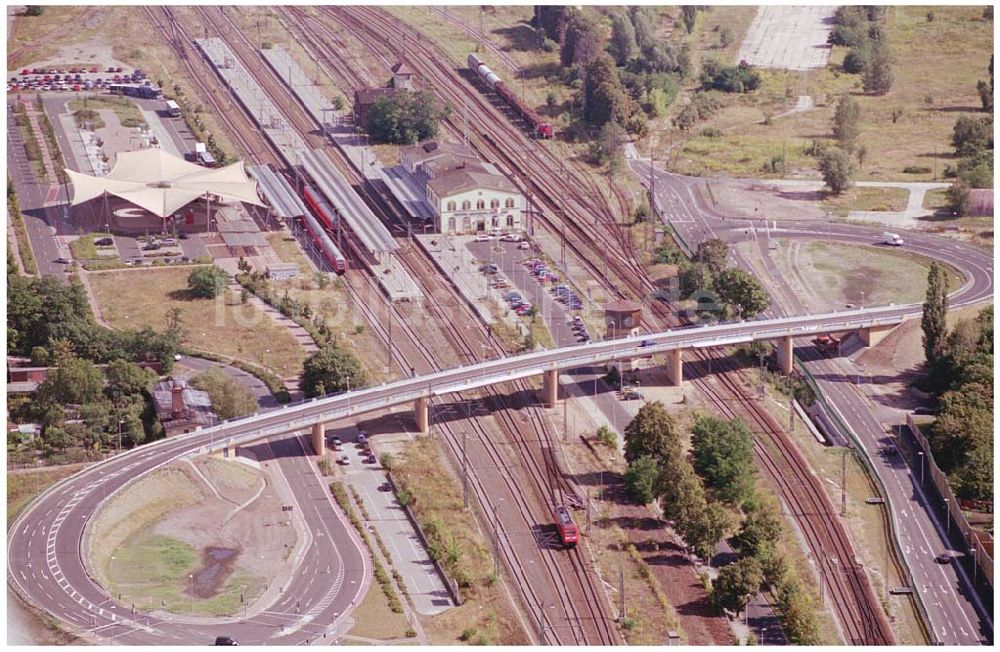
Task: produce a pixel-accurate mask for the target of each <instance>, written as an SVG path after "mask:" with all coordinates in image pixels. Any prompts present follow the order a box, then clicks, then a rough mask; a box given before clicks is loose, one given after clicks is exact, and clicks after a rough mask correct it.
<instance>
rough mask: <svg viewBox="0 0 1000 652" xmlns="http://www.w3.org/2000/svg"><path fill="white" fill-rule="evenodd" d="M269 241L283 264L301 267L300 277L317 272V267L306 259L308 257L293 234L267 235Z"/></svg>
mask: <svg viewBox="0 0 1000 652" xmlns="http://www.w3.org/2000/svg"><path fill="white" fill-rule="evenodd" d="M267 241H268V242H269V243H270V244H271V246H272V247H273V248H274V251H275V253H277V254H278V258H281V261H282V262H285V263H295V264H296V265H298V266H299V275H301V276H305V275H308V274H310V273H312V272H315V271H316V266H315V265H313V264H312V262H311V261H310V260H309V259H308V258H306V255H305V254H304V253H303V252H302V248H301V247H300V246H299V244H298V242H296V240H295V238H293V237H292V235H291V234H288V233H286V232H284V231H283V232H281V233H269V234H267Z"/></svg>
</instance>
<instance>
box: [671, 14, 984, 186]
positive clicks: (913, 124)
mask: <svg viewBox="0 0 1000 652" xmlns="http://www.w3.org/2000/svg"><path fill="white" fill-rule="evenodd" d="M711 13H714V12H710V14H711ZM926 15H927V7H917V6H897V7H890V8H889V11H888V18H887V21H886V29H887V31H888V34H889V41H890V44H891V48H892V56H893V74H894V77H895V83H894V84H893V87H892V90H891V92H890V93H889V94H888V95H886V96H884V97H869V96H865V95H861V94H860V93H861V87H860V84H861V79H860V76H859V75H850V74H846V73H842V72H841V71H840V63H841V62H842V61H843V58H844V55H845V54H846V50H845V48H839V47H838V48H834V51H833V53H832V56H831V59H830V65H829V66H828V67H827V68H826V69H825V70H819V71H812V72H808V73H793V72H789V71H776V70H761V75H762V76H763V80H764V83H763V84H762V88H761V89H760V90H758V91H756V92H755V93H753V94H751V95H749V96H733V95H727V96H724V98H723V99H724V101H725V102H726V103H727V105H728V106H727V107H726V108H725V109H723V110H722V111H720V112H719V113H718V114H717V115H716V116H715V117H713V118H712V119H710V120H708V121H706V122H703V123H699V125H698V126H696V127H695V128H694V129H693V130H692V133H691V136H690V137H688V138H686V140H685V142H684V144H683V145H682V146H681V147H680V151H678V152H677V158H676V160H675V164H674V169H675V170H676V171H678V172H686V173H691V174H730V175H734V176H750V177H758V176H759V177H769V176H776V175H775V174H772V173H765V172H764V171H763V166H764V164H765V163H766V162H767V161H768V159H769V158H770V157H771V156H776V155H779V154H780V153H781V152H782V151H784V152H785V154H786V163H787V170H788V174H793V173H802V174H809V173H813V174H814V172H813V170H814V169H815V161H814V160H813V159H811V158H810V157H807V156H805V155H804V153H803V151H802V150H803V149H804V148H805V147H806V146H807V145H808V144H809V143H810V142H811V140H812V139H814V138H830V137H831V134H830V129H831V121H832V117H833V111H834V105H835V103H836V100H837V97H838V96H839V94H842V93H846V92H850V93H852V94H854V95H855V97H856V98H857V100H858V102H859V103H860V105H861V109H862V117H861V135H860V136H859V139H858V142H859V143H863V144H864V145H865V147H866V149H867V156H866V158H865V164H864V166H862V168H861V170H860V171H859V173H858V175H857V176H858V179H872V180H878V179H883V180H884V179H906V180H911V181H930V180H932V179H933V178H934V177H935V170H936V172H937V176H938V178H940V174H941V171H942V170H943V168H944V165H945V164H946V163H947V162H949V161H951V160H952V156H951V151H952V147H951V142H950V139H951V132H952V127H953V126H954V124H955V120H956V119H957V118H958V116H959V115H961V114H963V113H974V112H978V111H979V109H980V108H981V104H980V101H979V96H978V93H977V91H976V81H977V80H979V79H988V77H989V73H988V71H987V66H988V65H989V53H990V52H991V51H992V29H993V24H992V22H989V21H984V20H983V19H982V8H981V7H961V6H941V7H935V8H934V15H935V19H934V21H933V22H928V21H927V18H926ZM798 95H810V96H812V97H813V98H814V100H815V107H816V108H815V109H813V110H810V111H806V112H803V113H796V114H792V115H789V116H786V117H780V118H779V117H774V118H772V120H771V124H770V125H765V124H763V121H764V117H765V115H766V114H770V115H772V116H777V115H779V114H780V113H781V112H783V111H784V110H787V109H788V108H789V106H790V105H792V104H794V102H795V97H796V96H798ZM896 108H901V109H902V110H903V115H902V117H900V118H899V119H898V120H897V121H896V122H895V123H893V121H892V111H893V109H896ZM677 111H679V106H675V107H674V110H673V112H672V113H673V114H676V112H677ZM706 127H714V128H717V129H720V130H721V131H722V132H723V135H722V137H721V138H719V139H706V138H704V137H703V136H699V133H700V131H701V130H702V129H704V128H706ZM907 166H915V167H926V168H929V169H930V171H929V172H926V173H918V174H904V173H903V168H905V167H907Z"/></svg>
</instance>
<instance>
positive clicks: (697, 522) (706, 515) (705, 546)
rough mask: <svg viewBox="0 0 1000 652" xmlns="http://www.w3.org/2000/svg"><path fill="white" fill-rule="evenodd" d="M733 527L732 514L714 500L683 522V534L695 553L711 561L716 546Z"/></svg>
mask: <svg viewBox="0 0 1000 652" xmlns="http://www.w3.org/2000/svg"><path fill="white" fill-rule="evenodd" d="M732 527H733V519H732V516H731V515H730V514H729V512H728V511H727V510H726V508H725V507H724V506H723V505H722V503H720V502H718V501H714V500H713V501H708V502H707V503H706V505H705V507H704V509H701V510H700V511H697V512H695V513H694V514H693V518H690V519H688V520H687V521H685V522H684V523H683V524H682V531H681V536H683V537H684V541H686V542H687V544H688V545H689V546H691V550H692V551H693V552H694V554H696V555H697V556H699V557H701V558H702V559H705V560H707V561H708V562H709V563H711V559H712V556H713V555H714V554H715V546H716V545H717V544H718V543H719V541H720V540H722V539H723V538H725V537H726V536H728V535H729V534H730V533H731V531H732Z"/></svg>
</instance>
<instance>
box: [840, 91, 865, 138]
mask: <svg viewBox="0 0 1000 652" xmlns="http://www.w3.org/2000/svg"><path fill="white" fill-rule="evenodd" d="M860 120H861V105H860V104H858V101H857V100H856V99H854V98H853V97H852V96H851V95H850V94H844V95H842V96H841V97H840V101H838V102H837V109H836V111H835V112H834V114H833V137H834V138H836V139H837V141H838V142H839V143H840V146H841V147H842V148H844V149H846V150H850V149H851V148H853V147H854V141H855V139H856V138H857V137H858V134H859V133H860V131H861V125H860Z"/></svg>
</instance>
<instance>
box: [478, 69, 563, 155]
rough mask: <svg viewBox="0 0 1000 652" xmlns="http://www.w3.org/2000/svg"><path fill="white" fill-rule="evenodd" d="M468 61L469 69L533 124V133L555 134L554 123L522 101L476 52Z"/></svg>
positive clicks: (542, 136)
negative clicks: (547, 120) (544, 118)
mask: <svg viewBox="0 0 1000 652" xmlns="http://www.w3.org/2000/svg"><path fill="white" fill-rule="evenodd" d="M468 63H469V69H470V70H472V72H473V73H475V74H476V76H478V77H479V78H480V79H482V80H483V83H484V84H486V85H487V86H489V87H490V88H491V89H493V90H494V91H496V94H497V95H499V96H500V99H502V100H503V101H504V102H506V103H507V106H509V107H510V108H512V109H514V110H515V111H517V113H518V114H519V115H520V116H521V117H522V118H524V120H525V122H527V123H528V124H529V125H530V126H531V133H532V134H534V135H535V136H536V137H538V138H552V136H553V134H554V131H553V129H552V125H551V124H549V123H548V122H545V121H544V120H542V118H541V116H539V115H538V114H537V113H535V111H534V110H533V109H532V108H531V107H530V106H528V105H527V104H525V103H524V102H522V101H521V99H520V98H519V97H517V95H515V94H514V91H512V90H510V88H509V87H508V86H507V84H505V83H503V81H502V80H501V79H500V76H499V75H497V74H496V73H495V72H493V71H492V70H490V67H489V66H487V65H486V64H485V63H483V62H482V60H480V58H479V57H477V56H476V55H474V54H470V55H469V59H468Z"/></svg>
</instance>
